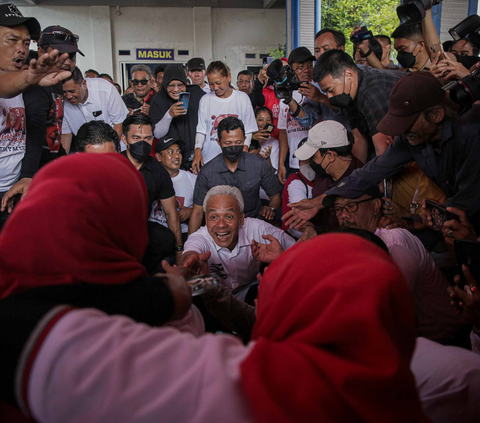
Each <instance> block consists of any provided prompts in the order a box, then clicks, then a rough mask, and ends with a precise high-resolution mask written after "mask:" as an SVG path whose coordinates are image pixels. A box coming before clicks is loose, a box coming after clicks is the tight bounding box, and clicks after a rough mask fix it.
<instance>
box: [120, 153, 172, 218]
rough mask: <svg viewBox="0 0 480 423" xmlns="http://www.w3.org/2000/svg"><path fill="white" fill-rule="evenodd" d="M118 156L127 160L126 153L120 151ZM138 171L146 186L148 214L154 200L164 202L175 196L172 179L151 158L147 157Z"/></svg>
mask: <svg viewBox="0 0 480 423" xmlns="http://www.w3.org/2000/svg"><path fill="white" fill-rule="evenodd" d="M120 154H123V155H124V156H125V157H127V158H128V156H127V152H126V151H122V152H121V153H120ZM138 170H139V172H140V173H141V174H142V176H143V179H144V181H145V185H146V186H147V193H148V211H149V213H150V211H151V210H152V205H153V202H154V201H155V200H165V199H167V198H170V197H173V196H174V195H175V190H174V189H173V183H172V178H170V175H169V173H168V172H167V171H166V170H165V168H164V167H163V166H162V165H161V164H160V163H159V162H158V161H157V160H155V159H154V158H153V157H152V156H148V158H147V160H145V162H144V163H143V164H142V166H141V167H140V169H138Z"/></svg>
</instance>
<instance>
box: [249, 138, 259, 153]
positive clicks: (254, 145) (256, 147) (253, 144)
mask: <svg viewBox="0 0 480 423" xmlns="http://www.w3.org/2000/svg"><path fill="white" fill-rule="evenodd" d="M252 150H260V143H259V142H258V140H252V141H251V142H250V147H248V151H252Z"/></svg>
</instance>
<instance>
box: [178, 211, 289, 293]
mask: <svg viewBox="0 0 480 423" xmlns="http://www.w3.org/2000/svg"><path fill="white" fill-rule="evenodd" d="M267 234H269V235H273V236H274V237H275V238H277V239H278V242H280V244H281V245H282V247H283V249H284V250H287V249H288V248H290V247H291V246H292V245H294V244H295V240H294V239H293V238H292V237H291V236H290V235H288V234H286V233H285V232H284V231H282V230H281V229H280V228H276V227H275V226H273V225H271V224H270V223H267V222H264V221H263V220H259V219H254V218H251V217H247V218H246V219H245V222H244V224H243V226H242V227H241V228H240V230H239V232H238V242H237V245H236V246H235V248H234V249H233V250H232V251H230V250H229V249H228V248H222V247H219V246H218V245H217V244H215V241H214V240H213V238H212V237H211V236H210V234H209V233H208V229H207V227H206V226H202V227H201V228H200V229H199V230H198V231H197V232H195V233H193V234H191V235H190V236H189V237H188V239H187V242H186V243H185V246H184V249H185V253H186V252H187V251H196V252H197V253H199V254H202V253H205V252H207V251H210V252H211V254H212V255H211V256H210V258H209V260H208V267H209V270H210V273H215V274H216V275H217V276H218V278H219V279H220V281H221V282H222V283H223V285H225V286H227V287H229V288H231V289H233V290H234V294H235V295H236V296H237V297H238V298H240V299H242V300H243V299H244V297H245V294H246V290H244V291H242V288H248V287H249V286H250V284H251V283H252V282H255V281H256V278H257V273H258V271H259V269H260V264H261V263H260V262H259V261H256V260H255V259H254V258H253V255H252V250H251V248H250V244H251V243H252V240H253V239H254V240H255V241H258V242H260V243H262V244H269V243H270V242H269V241H267V240H265V239H263V238H262V235H267ZM185 253H184V254H185Z"/></svg>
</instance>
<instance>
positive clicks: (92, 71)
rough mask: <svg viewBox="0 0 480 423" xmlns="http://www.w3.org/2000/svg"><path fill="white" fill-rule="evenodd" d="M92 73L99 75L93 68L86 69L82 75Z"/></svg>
mask: <svg viewBox="0 0 480 423" xmlns="http://www.w3.org/2000/svg"><path fill="white" fill-rule="evenodd" d="M90 72H91V73H94V74H95V75H97V76H100V74H99V73H98V72H97V71H96V70H95V69H88V70H86V71H85V73H84V75H86V74H87V73H90Z"/></svg>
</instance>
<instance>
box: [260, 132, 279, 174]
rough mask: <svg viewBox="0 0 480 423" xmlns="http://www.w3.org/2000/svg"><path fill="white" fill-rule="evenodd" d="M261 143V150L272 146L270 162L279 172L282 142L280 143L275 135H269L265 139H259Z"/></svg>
mask: <svg viewBox="0 0 480 423" xmlns="http://www.w3.org/2000/svg"><path fill="white" fill-rule="evenodd" d="M258 143H259V144H260V152H262V150H265V148H267V147H272V150H271V152H270V163H272V166H273V168H274V169H275V173H277V172H278V158H279V156H280V144H279V143H278V140H277V139H276V138H273V137H269V138H268V139H267V140H265V141H259V142H258Z"/></svg>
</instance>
